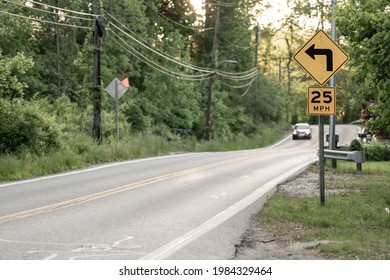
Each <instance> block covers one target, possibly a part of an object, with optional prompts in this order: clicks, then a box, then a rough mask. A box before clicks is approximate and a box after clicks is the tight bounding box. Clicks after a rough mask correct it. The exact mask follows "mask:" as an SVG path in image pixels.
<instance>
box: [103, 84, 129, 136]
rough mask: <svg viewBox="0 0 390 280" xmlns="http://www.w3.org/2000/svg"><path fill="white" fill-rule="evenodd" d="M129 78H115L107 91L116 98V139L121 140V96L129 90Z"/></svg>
mask: <svg viewBox="0 0 390 280" xmlns="http://www.w3.org/2000/svg"><path fill="white" fill-rule="evenodd" d="M128 88H129V80H128V78H125V79H123V80H122V81H119V80H118V79H117V78H115V79H113V80H112V81H111V83H110V84H109V85H108V86H107V87H106V91H107V93H108V94H109V95H111V96H112V97H113V98H114V99H115V127H116V140H119V109H118V108H119V98H121V97H122V95H123V94H124V93H125V92H126V91H127V90H128Z"/></svg>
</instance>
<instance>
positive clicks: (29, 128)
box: [0, 99, 60, 155]
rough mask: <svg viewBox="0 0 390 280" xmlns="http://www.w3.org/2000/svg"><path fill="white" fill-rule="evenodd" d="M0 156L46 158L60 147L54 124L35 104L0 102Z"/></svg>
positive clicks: (17, 100) (15, 100) (3, 100)
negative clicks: (48, 153)
mask: <svg viewBox="0 0 390 280" xmlns="http://www.w3.org/2000/svg"><path fill="white" fill-rule="evenodd" d="M0 123H1V126H0V153H18V154H21V155H23V154H26V153H32V154H37V155H41V154H45V153H47V152H50V151H51V150H53V149H57V148H58V147H59V146H60V140H59V139H60V138H59V131H58V130H57V129H56V126H55V123H54V120H53V119H52V118H51V117H50V116H48V115H47V114H45V113H44V112H43V111H42V110H41V108H40V107H39V106H38V105H37V104H36V103H34V102H27V101H24V100H19V99H14V100H12V101H9V100H5V99H0Z"/></svg>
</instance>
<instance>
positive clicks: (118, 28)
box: [110, 22, 214, 73]
mask: <svg viewBox="0 0 390 280" xmlns="http://www.w3.org/2000/svg"><path fill="white" fill-rule="evenodd" d="M111 25H112V26H113V27H114V28H115V29H117V30H118V31H120V32H121V33H122V34H124V35H125V36H126V37H128V38H130V39H132V40H133V41H135V42H136V43H137V44H139V45H141V46H142V47H144V48H146V49H147V50H149V51H151V52H153V53H155V54H157V55H158V56H160V57H162V58H165V59H166V60H169V61H171V62H173V63H176V64H177V65H179V66H182V67H185V68H188V69H192V70H195V71H199V72H204V73H214V70H212V69H208V68H202V67H198V66H193V65H191V64H185V63H183V62H180V61H178V60H177V59H174V58H172V57H170V56H168V55H166V54H164V53H162V52H159V51H156V50H155V49H154V48H152V47H150V46H148V45H147V44H146V43H143V42H141V41H140V40H138V39H137V38H134V37H133V36H131V35H130V34H129V33H127V32H125V31H124V30H123V29H122V28H120V27H118V26H116V25H115V24H114V23H112V22H111V23H110V26H111Z"/></svg>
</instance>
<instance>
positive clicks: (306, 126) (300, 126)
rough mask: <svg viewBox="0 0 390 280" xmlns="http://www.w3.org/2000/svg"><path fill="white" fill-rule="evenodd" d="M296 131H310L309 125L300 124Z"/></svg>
mask: <svg viewBox="0 0 390 280" xmlns="http://www.w3.org/2000/svg"><path fill="white" fill-rule="evenodd" d="M295 129H310V126H309V125H308V124H299V125H296V126H295Z"/></svg>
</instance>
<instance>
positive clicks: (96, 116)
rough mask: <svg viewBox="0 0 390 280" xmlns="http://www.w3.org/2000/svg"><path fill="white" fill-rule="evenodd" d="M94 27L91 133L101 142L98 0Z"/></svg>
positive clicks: (100, 30)
mask: <svg viewBox="0 0 390 280" xmlns="http://www.w3.org/2000/svg"><path fill="white" fill-rule="evenodd" d="M93 9H94V15H95V28H94V32H93V39H94V48H95V51H94V63H93V69H94V70H93V89H94V95H93V128H92V134H93V137H94V138H95V140H96V142H97V143H99V144H101V143H102V116H101V114H102V113H101V111H102V109H101V107H102V93H101V85H102V80H101V46H102V36H103V29H104V27H103V24H102V21H101V19H100V0H94V5H93Z"/></svg>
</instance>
